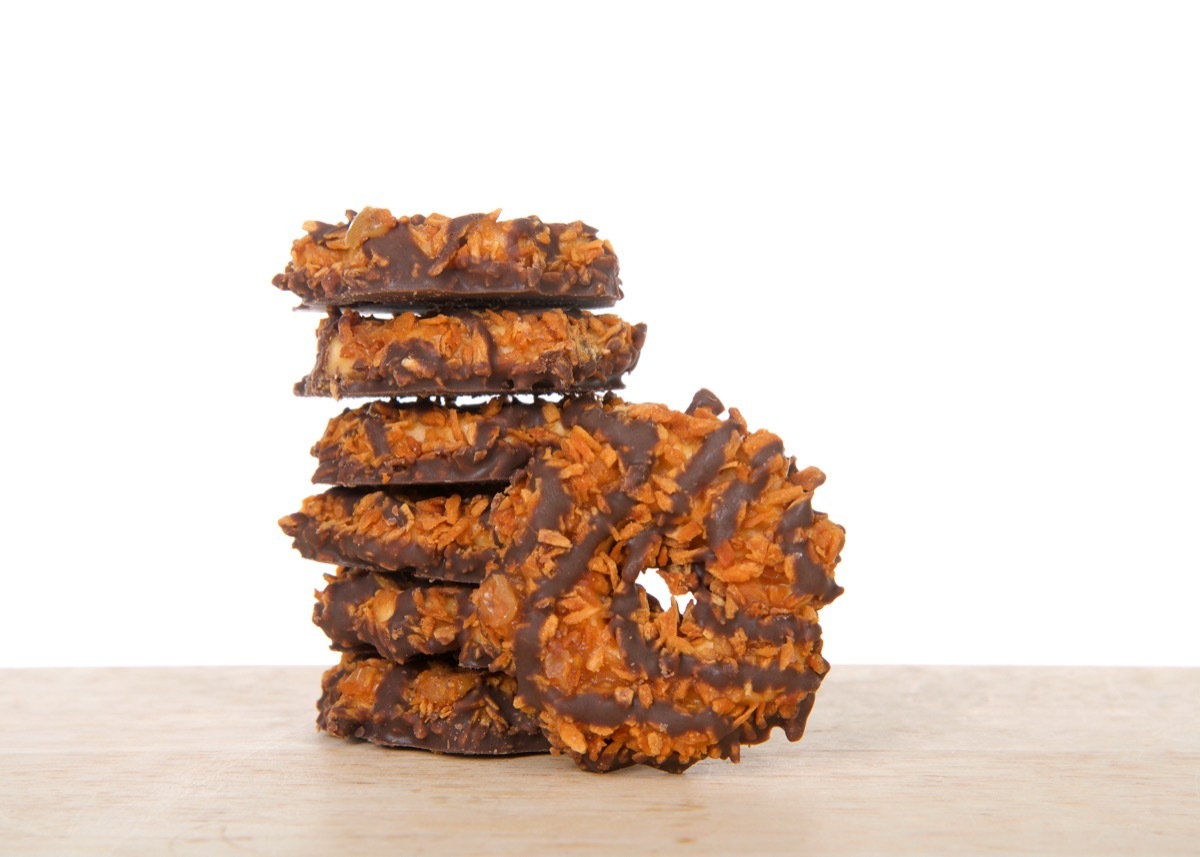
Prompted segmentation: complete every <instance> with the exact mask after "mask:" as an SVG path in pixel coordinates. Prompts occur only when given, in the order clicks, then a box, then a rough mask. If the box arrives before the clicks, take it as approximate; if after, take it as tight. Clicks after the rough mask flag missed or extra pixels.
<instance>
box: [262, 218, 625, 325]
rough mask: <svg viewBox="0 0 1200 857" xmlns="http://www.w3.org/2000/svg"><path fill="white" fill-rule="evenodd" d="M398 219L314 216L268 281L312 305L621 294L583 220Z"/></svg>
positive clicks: (572, 301)
mask: <svg viewBox="0 0 1200 857" xmlns="http://www.w3.org/2000/svg"><path fill="white" fill-rule="evenodd" d="M499 214H500V212H499V211H493V212H492V213H491V214H468V215H466V216H463V217H454V218H450V217H445V216H443V215H440V214H431V215H429V216H427V217H426V216H423V215H419V214H417V215H412V216H409V217H398V218H397V217H393V216H392V215H391V213H390V212H389V211H388V210H387V209H383V208H364V209H363V210H362V211H360V212H357V213H355V212H353V211H347V212H346V217H347V220H348V222H347V223H339V224H336V225H332V224H328V223H315V222H309V223H306V224H304V230H305V232H307V233H308V234H307V235H305V236H304V237H303V238H300V239H298V240H297V241H296V242H295V243H293V245H292V260H291V262H289V263H288V266H287V270H285V271H284V272H283V273H282V274H279V275H278V276H276V277H275V279H274V280H272V283H273V284H274V285H275V286H276V287H278V288H280V289H284V290H286V291H290V292H292V293H294V294H296V295H298V296H299V297H300V299H301V301H303V303H305V304H308V305H326V306H354V305H364V304H382V305H389V306H404V307H412V306H431V305H436V306H446V305H457V306H463V305H479V304H488V305H493V304H497V303H503V304H507V305H513V304H540V305H553V306H563V307H567V306H569V307H604V306H611V305H612V304H613V303H615V302H616V301H617V300H619V299H620V298H621V288H620V279H619V277H618V266H617V257H616V255H615V254H614V253H613V249H612V245H611V244H609V243H608V242H607V241H602V240H601V239H600V238H598V237H597V235H596V230H595V229H593V228H592V227H590V226H587V225H585V224H583V223H581V222H579V221H575V222H574V223H543V222H542V221H541V220H539V219H538V218H536V217H520V218H516V219H513V220H500V219H499Z"/></svg>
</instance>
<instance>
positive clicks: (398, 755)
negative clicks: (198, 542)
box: [0, 667, 1200, 857]
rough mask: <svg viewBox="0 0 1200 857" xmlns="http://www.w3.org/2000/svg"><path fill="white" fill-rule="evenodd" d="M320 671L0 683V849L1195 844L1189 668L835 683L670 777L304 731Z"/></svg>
mask: <svg viewBox="0 0 1200 857" xmlns="http://www.w3.org/2000/svg"><path fill="white" fill-rule="evenodd" d="M319 676H320V669H319V668H296V667H288V668H270V667H262V668H216V667H214V668H186V669H103V670H7V671H0V854H5V855H9V854H56V855H69V854H88V855H94V854H321V855H342V854H346V855H358V854H372V853H388V854H393V855H396V854H399V855H410V854H438V855H449V854H521V855H525V857H531V855H535V854H558V853H571V854H576V853H579V854H622V853H625V854H659V853H670V852H686V853H688V854H737V853H751V854H788V855H800V854H803V855H816V854H879V855H886V854H899V853H904V854H990V853H997V854H999V853H1020V854H1095V855H1102V854H1135V853H1136V854H1197V853H1200V729H1198V728H1197V727H1198V722H1200V715H1198V712H1200V670H1196V669H1095V668H1087V669H1084V668H969V667H840V668H838V667H835V669H834V670H833V672H832V673H831V674H830V676H829V678H828V679H827V681H826V683H825V686H824V687H823V688H822V690H821V692H820V694H819V696H818V701H817V704H816V706H815V708H814V710H813V715H812V718H811V720H810V722H809V731H808V735H807V736H806V737H805V738H804V740H803V741H801V742H800V743H798V744H789V743H787V741H786V740H784V738H783V736H782V734H781V733H779V732H776V736H775V738H773V739H772V740H771V742H770V743H768V744H765V745H763V746H760V747H751V748H747V749H746V750H745V751H744V753H743V758H742V763H741V764H740V765H732V764H729V763H725V762H713V761H709V762H704V763H701V764H700V765H697V766H696V767H694V768H693V769H691V770H690V771H688V772H687V773H685V774H683V775H670V774H663V773H661V772H658V771H653V770H648V769H635V770H628V771H622V772H618V773H614V774H608V775H596V774H585V773H582V772H580V771H578V770H576V768H575V766H574V764H573V763H571V762H570V761H569V760H567V759H564V758H561V757H551V756H533V757H523V758H514V759H499V760H497V759H463V758H455V757H449V756H435V755H432V754H429V753H424V752H420V751H408V750H383V749H380V748H377V747H373V746H370V745H365V744H360V743H351V742H348V741H341V740H336V739H332V738H329V737H328V736H325V735H322V734H319V733H317V732H316V731H315V728H314V726H313V718H314V711H315V709H314V700H315V698H316V696H317V693H318V681H319Z"/></svg>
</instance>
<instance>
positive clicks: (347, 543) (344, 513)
mask: <svg viewBox="0 0 1200 857" xmlns="http://www.w3.org/2000/svg"><path fill="white" fill-rule="evenodd" d="M491 500H492V495H488V494H483V495H475V496H470V495H468V496H463V495H461V494H447V495H438V496H432V497H417V496H409V495H406V494H398V493H395V492H389V491H362V490H358V491H355V490H352V489H348V488H332V489H330V490H329V491H326V492H325V493H324V494H317V495H315V496H313V497H309V498H308V499H306V500H305V501H304V503H303V504H302V506H301V508H300V511H299V512H295V513H293V514H291V515H286V516H285V517H283V518H281V519H280V521H279V526H280V528H281V529H282V530H283V531H284V532H285V533H286V534H287V535H289V536H291V537H292V545H293V547H295V548H296V550H298V551H299V552H300V554H301V556H303V557H304V558H305V559H315V560H318V561H320V562H331V563H335V564H337V565H348V566H355V567H360V568H369V569H372V570H376V571H407V572H409V573H410V574H412V575H414V576H416V577H422V578H427V579H430V580H445V581H454V582H464V583H479V582H480V581H481V580H482V579H483V572H484V567H485V565H486V564H487V563H488V562H489V561H492V560H494V559H495V556H496V540H495V538H494V537H493V535H492V531H491V529H490V528H489V527H488V526H487V525H486V523H485V522H484V518H485V517H486V515H487V510H488V505H489V504H490V503H491Z"/></svg>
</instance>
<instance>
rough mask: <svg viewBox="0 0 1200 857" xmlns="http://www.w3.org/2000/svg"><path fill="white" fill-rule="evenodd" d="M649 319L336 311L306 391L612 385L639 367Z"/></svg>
mask: <svg viewBox="0 0 1200 857" xmlns="http://www.w3.org/2000/svg"><path fill="white" fill-rule="evenodd" d="M645 335H646V327H645V325H641V324H638V325H631V324H629V323H627V322H625V321H623V320H621V319H620V318H618V317H617V316H615V315H592V314H591V313H587V312H565V311H563V310H561V309H550V310H530V311H524V312H518V311H514V310H501V311H496V310H479V311H467V310H463V311H456V312H450V313H439V314H435V315H426V316H419V315H416V314H415V313H411V312H406V313H402V314H400V315H397V316H394V317H391V318H374V317H367V316H362V315H359V314H358V313H357V312H354V311H353V310H345V311H332V312H331V314H330V315H328V316H327V317H325V318H324V319H322V320H321V323H320V325H319V326H318V328H317V361H316V365H315V366H314V367H313V371H312V372H311V373H310V374H309V375H308V376H306V377H305V378H304V379H303V380H301V381H300V382H299V383H298V384H297V385H296V387H295V392H296V395H299V396H332V397H333V398H335V399H336V398H340V397H342V396H446V395H489V394H494V393H536V392H552V393H576V392H586V391H590V390H611V389H615V388H618V387H620V386H621V377H622V375H624V374H625V373H626V372H629V371H632V370H633V368H634V367H635V366H636V365H637V361H638V355H639V354H640V353H641V349H642V344H643V342H644V341H645Z"/></svg>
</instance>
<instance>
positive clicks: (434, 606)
mask: <svg viewBox="0 0 1200 857" xmlns="http://www.w3.org/2000/svg"><path fill="white" fill-rule="evenodd" d="M325 582H326V586H325V589H324V590H322V591H321V592H318V593H316V598H317V603H316V606H315V607H314V608H313V623H314V624H315V625H316V626H317V627H318V628H320V629H321V630H322V631H324V632H325V634H326V636H328V637H329V640H330V642H331V644H332V645H331V648H333V649H335V650H337V651H342V652H365V653H368V654H369V653H372V652H375V653H378V654H379V655H381V656H383V657H385V658H387V659H388V660H391V661H396V662H397V663H404V662H405V661H409V660H412V659H414V658H420V657H421V656H424V655H446V656H447V657H453V658H455V659H456V660H457V661H458V664H459V666H463V667H473V668H479V669H486V668H487V667H488V665H489V663H490V662H491V656H490V655H489V654H487V652H486V651H485V650H484V649H483V640H482V638H481V637H480V636H479V623H478V622H477V621H476V620H475V605H474V603H473V602H472V601H471V594H472V593H473V592H474V591H475V588H474V587H472V586H462V585H457V584H446V583H438V584H434V583H425V582H422V581H417V580H413V579H411V578H410V577H408V576H407V575H395V574H381V573H379V572H372V571H366V570H364V569H353V568H339V569H338V570H337V573H336V574H334V575H328V574H327V575H325Z"/></svg>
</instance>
